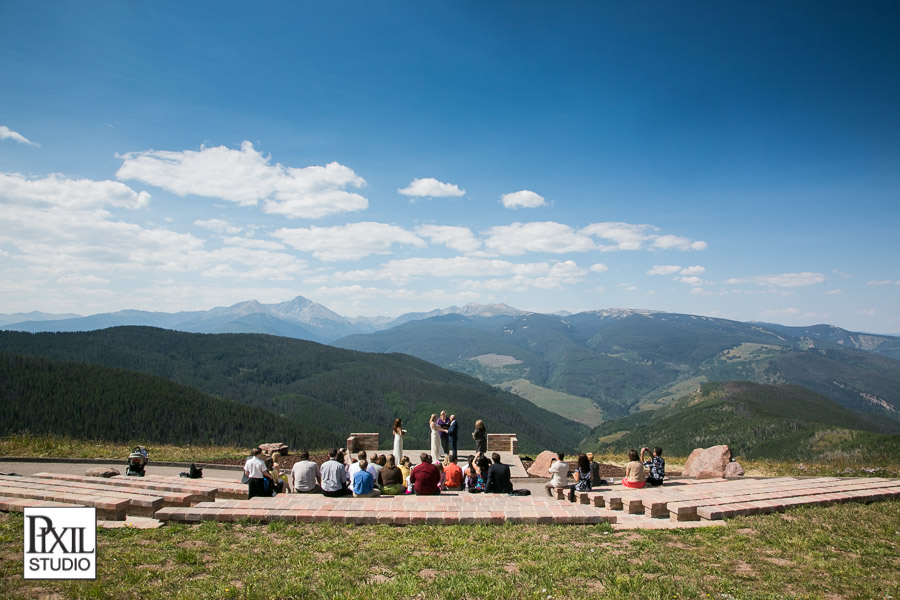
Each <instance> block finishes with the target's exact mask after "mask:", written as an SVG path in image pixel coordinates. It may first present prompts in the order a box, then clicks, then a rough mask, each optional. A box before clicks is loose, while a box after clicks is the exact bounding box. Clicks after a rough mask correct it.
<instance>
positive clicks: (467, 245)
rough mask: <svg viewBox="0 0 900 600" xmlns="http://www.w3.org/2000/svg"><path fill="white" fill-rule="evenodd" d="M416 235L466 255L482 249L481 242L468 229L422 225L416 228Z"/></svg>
mask: <svg viewBox="0 0 900 600" xmlns="http://www.w3.org/2000/svg"><path fill="white" fill-rule="evenodd" d="M416 233H418V234H419V235H420V236H422V237H424V238H427V239H429V240H430V241H432V242H434V243H435V244H443V245H444V246H447V247H448V248H451V249H453V250H456V251H457V252H463V253H466V254H468V253H470V252H475V251H476V250H478V249H479V248H480V247H481V240H479V239H477V238H476V237H475V234H473V233H472V230H471V229H469V228H468V227H456V226H452V225H422V226H420V227H417V228H416Z"/></svg>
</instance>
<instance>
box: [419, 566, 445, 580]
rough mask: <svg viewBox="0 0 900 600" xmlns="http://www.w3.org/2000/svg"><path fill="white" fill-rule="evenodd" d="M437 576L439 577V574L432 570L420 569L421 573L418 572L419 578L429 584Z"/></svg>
mask: <svg viewBox="0 0 900 600" xmlns="http://www.w3.org/2000/svg"><path fill="white" fill-rule="evenodd" d="M438 575H440V572H438V571H435V570H434V569H422V570H421V571H419V577H421V578H422V579H424V580H425V581H427V582H429V583H431V582H432V581H434V580H435V578H437V576H438Z"/></svg>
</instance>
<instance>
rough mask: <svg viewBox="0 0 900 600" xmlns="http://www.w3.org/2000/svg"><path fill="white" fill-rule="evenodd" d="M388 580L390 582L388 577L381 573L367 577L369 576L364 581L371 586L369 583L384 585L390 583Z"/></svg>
mask: <svg viewBox="0 0 900 600" xmlns="http://www.w3.org/2000/svg"><path fill="white" fill-rule="evenodd" d="M390 580H391V578H390V577H388V576H387V575H382V574H381V573H376V574H374V575H369V576H368V577H367V578H366V581H367V582H368V583H370V584H371V583H385V582H388V581H390Z"/></svg>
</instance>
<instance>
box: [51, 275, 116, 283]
mask: <svg viewBox="0 0 900 600" xmlns="http://www.w3.org/2000/svg"><path fill="white" fill-rule="evenodd" d="M56 282H57V283H63V284H66V283H78V284H85V283H98V284H105V283H109V279H104V278H103V277H97V276H95V275H69V276H66V277H60V278H59V279H57V280H56Z"/></svg>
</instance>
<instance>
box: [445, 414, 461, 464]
mask: <svg viewBox="0 0 900 600" xmlns="http://www.w3.org/2000/svg"><path fill="white" fill-rule="evenodd" d="M458 442H459V423H457V422H456V415H450V425H449V426H448V427H447V445H448V446H449V447H450V448H449V454H450V456H456V445H457V443H458Z"/></svg>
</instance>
